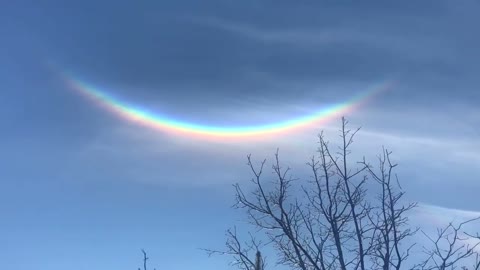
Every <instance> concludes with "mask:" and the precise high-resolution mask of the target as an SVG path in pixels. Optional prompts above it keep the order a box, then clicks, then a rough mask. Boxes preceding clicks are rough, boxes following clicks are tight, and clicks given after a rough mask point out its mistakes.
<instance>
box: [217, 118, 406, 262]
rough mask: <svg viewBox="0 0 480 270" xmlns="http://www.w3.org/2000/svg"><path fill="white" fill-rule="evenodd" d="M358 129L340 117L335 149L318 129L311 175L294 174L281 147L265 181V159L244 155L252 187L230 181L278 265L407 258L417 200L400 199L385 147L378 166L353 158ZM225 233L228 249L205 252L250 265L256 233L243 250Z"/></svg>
mask: <svg viewBox="0 0 480 270" xmlns="http://www.w3.org/2000/svg"><path fill="white" fill-rule="evenodd" d="M358 131H359V129H356V130H353V131H352V130H350V129H348V122H347V121H346V120H345V119H344V118H342V126H341V129H340V139H341V141H340V144H339V146H338V148H337V150H334V148H332V147H331V146H330V144H329V142H328V141H327V140H326V139H325V136H324V134H323V133H321V134H320V135H319V137H318V138H319V147H318V151H317V155H316V156H314V157H312V159H311V160H310V162H308V163H307V165H308V167H309V168H310V170H311V172H312V177H311V179H309V180H301V179H296V178H294V177H292V175H291V174H290V168H288V167H284V166H283V165H282V164H281V162H280V158H279V153H278V151H277V153H275V156H274V162H273V165H272V171H273V177H272V178H270V181H268V180H265V179H264V178H265V176H264V171H265V164H266V160H263V161H262V162H260V164H259V165H258V166H255V165H254V163H253V161H252V158H251V156H250V155H249V156H248V157H247V161H248V163H247V164H248V166H249V168H250V170H251V172H252V175H253V178H252V180H251V181H252V183H253V191H251V192H248V193H245V192H244V190H243V189H242V188H241V187H240V185H239V184H236V185H234V187H235V191H236V204H235V206H236V207H237V208H240V209H244V210H245V211H246V213H247V217H248V220H249V222H250V223H251V225H252V226H253V227H254V228H255V229H256V230H255V231H256V232H257V233H260V235H262V237H263V238H265V239H266V241H265V245H263V246H262V247H264V246H269V247H272V248H274V249H275V250H276V251H277V255H278V258H277V260H276V263H277V264H279V265H284V266H288V267H289V268H291V269H302V270H330V269H341V270H347V269H355V270H357V269H361V270H365V269H384V270H387V269H400V267H401V266H402V262H403V261H404V260H405V259H406V258H407V257H408V255H409V250H410V248H411V247H409V246H407V247H404V246H403V245H402V243H403V241H404V240H405V239H406V238H407V237H409V236H411V235H413V234H414V233H415V230H412V229H410V228H409V227H408V226H407V223H408V219H407V218H406V213H407V212H408V211H409V210H411V209H412V208H413V207H415V204H406V205H404V204H402V202H401V199H402V197H403V194H404V193H403V192H402V191H401V187H400V186H399V184H398V181H397V178H396V176H394V173H393V169H394V168H395V166H396V165H394V164H392V163H391V162H390V152H388V151H387V150H384V151H383V154H382V155H381V156H380V159H379V164H380V166H379V171H378V172H376V170H375V169H374V168H373V167H372V166H371V165H369V164H368V163H367V162H366V161H365V159H364V160H363V161H361V162H355V161H353V162H352V161H350V155H351V149H350V148H351V145H352V144H353V141H354V137H355V135H356V133H357V132H358ZM392 179H393V180H394V181H393V180H392ZM368 185H375V186H379V187H380V188H379V190H380V191H381V192H380V194H377V195H378V196H377V197H378V201H377V202H371V201H369V200H367V194H368V190H367V186H368ZM368 195H369V196H368V197H370V195H371V194H368ZM227 239H228V240H227V249H226V250H225V251H209V253H210V254H213V253H217V254H228V255H233V256H234V257H235V258H236V259H235V262H236V263H235V265H237V266H239V268H240V269H245V270H247V269H248V270H250V269H255V263H254V261H253V256H252V255H249V254H248V253H249V252H250V251H253V250H256V251H258V248H259V247H260V246H259V245H258V242H257V245H255V244H252V243H255V242H256V241H254V238H253V236H251V241H249V243H250V244H248V245H246V246H247V248H242V245H240V243H241V241H240V240H239V239H238V237H237V234H236V231H235V230H234V233H232V232H231V231H228V232H227ZM251 258H252V259H251Z"/></svg>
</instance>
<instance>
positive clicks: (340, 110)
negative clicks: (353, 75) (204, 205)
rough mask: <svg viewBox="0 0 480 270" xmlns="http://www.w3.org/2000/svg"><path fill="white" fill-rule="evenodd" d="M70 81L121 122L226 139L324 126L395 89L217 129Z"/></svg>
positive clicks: (387, 84)
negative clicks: (297, 113) (291, 115)
mask: <svg viewBox="0 0 480 270" xmlns="http://www.w3.org/2000/svg"><path fill="white" fill-rule="evenodd" d="M66 78H67V83H68V84H69V85H70V86H71V87H72V88H73V89H75V90H76V91H78V92H79V93H81V94H82V95H84V96H86V97H88V98H89V99H91V100H93V101H94V102H95V103H97V104H99V105H100V106H102V107H104V108H105V109H107V110H109V111H111V112H113V113H114V114H116V115H118V116H120V117H121V118H124V119H127V120H130V121H133V122H136V123H139V124H142V125H145V126H147V127H151V128H155V129H160V130H162V131H167V132H174V133H183V134H188V135H200V136H207V137H225V138H235V137H252V136H265V135H271V134H275V133H282V132H287V131H293V130H297V129H300V128H303V127H308V126H311V125H315V124H320V123H324V122H325V121H329V120H331V119H333V118H336V117H339V116H340V115H344V114H348V113H350V112H352V111H354V110H355V109H357V108H358V107H360V106H361V105H363V104H365V103H366V102H368V101H369V100H371V99H372V98H373V97H374V96H376V95H377V94H379V93H381V92H383V91H386V90H387V89H390V88H391V87H392V85H393V83H392V82H390V81H387V82H383V83H380V84H377V85H375V86H373V87H371V88H370V89H368V90H366V91H364V92H362V93H361V94H360V95H357V96H355V97H354V98H352V99H350V100H348V101H346V102H343V103H339V104H334V105H330V106H326V107H324V108H321V109H320V110H317V111H315V112H313V113H311V114H308V115H304V116H301V117H297V118H292V119H287V120H284V121H280V122H275V123H269V124H263V125H250V126H215V125H204V124H197V123H191V122H188V121H182V120H178V119H175V118H173V117H170V116H167V115H162V114H160V113H158V112H152V111H150V110H148V109H146V108H142V107H139V106H136V105H134V104H131V103H129V102H126V101H124V100H121V99H119V98H117V97H114V96H113V95H111V94H109V93H108V92H107V91H105V90H103V89H101V88H99V87H97V86H94V85H92V84H89V83H87V82H85V81H82V80H78V79H74V77H72V76H66Z"/></svg>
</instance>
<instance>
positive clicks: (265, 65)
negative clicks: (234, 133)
mask: <svg viewBox="0 0 480 270" xmlns="http://www.w3.org/2000/svg"><path fill="white" fill-rule="evenodd" d="M479 12H480V3H479V2H478V1H470V0H465V1H464V0H461V1H398V2H395V3H393V2H388V3H387V2H386V1H362V2H359V1H341V2H338V1H301V3H300V2H299V1H297V2H294V1H283V0H276V1H272V0H265V1H264V0H255V1H250V0H245V1H231V0H222V1H220V0H219V1H210V0H208V1H141V2H135V3H134V2H132V1H118V0H117V1H110V0H106V1H91V0H84V1H52V0H45V1H22V0H20V1H9V2H6V3H2V8H1V9H0V35H1V46H0V48H1V50H0V59H1V61H0V132H1V136H0V239H1V241H0V266H1V267H2V268H4V269H11V270H23V269H48V270H60V269H71V270H80V269H137V268H138V267H140V266H141V252H140V250H141V249H142V248H144V249H146V250H147V252H148V253H149V256H150V258H151V259H150V261H149V262H150V265H151V266H152V267H153V266H155V267H157V269H198V270H207V269H209V270H210V269H230V268H228V262H229V258H224V257H213V258H209V257H208V256H207V255H206V254H205V252H203V251H202V250H201V248H222V246H223V243H224V240H225V239H224V232H225V230H226V229H228V228H230V227H232V226H233V225H237V226H239V228H242V229H246V228H247V227H246V225H245V219H244V218H245V216H244V215H243V213H241V212H238V211H235V210H234V209H232V208H231V205H232V204H233V203H234V198H233V191H234V190H233V188H232V184H233V183H237V182H238V183H240V184H241V185H244V186H245V187H247V188H248V187H249V185H248V183H249V182H248V181H249V179H250V177H251V175H250V174H249V171H248V168H247V166H246V156H247V155H248V154H252V157H253V158H254V159H255V160H257V161H260V160H262V159H263V158H269V160H271V159H272V157H273V154H274V152H275V151H276V149H277V148H279V149H280V155H281V158H282V161H283V162H284V163H285V164H287V165H289V166H291V167H292V168H294V169H293V171H292V172H293V173H294V174H296V175H299V176H301V177H307V176H306V175H307V174H306V170H307V168H306V166H305V162H306V161H308V159H309V158H310V157H311V155H313V154H314V153H315V150H316V147H317V146H316V135H317V134H318V133H319V132H320V131H321V130H325V131H326V134H327V136H328V137H329V138H331V139H332V140H333V141H335V140H336V138H337V133H336V132H337V129H338V128H339V125H340V121H339V120H340V116H342V115H344V116H346V117H347V118H348V119H349V120H350V123H351V126H352V127H360V126H361V127H362V129H361V131H360V132H359V133H358V137H357V139H356V141H355V144H356V146H355V154H354V157H359V158H360V157H362V156H366V157H367V158H368V159H370V160H375V156H376V154H378V153H379V151H381V149H382V146H385V147H387V148H388V149H390V150H392V151H393V159H394V160H395V161H396V162H397V163H399V167H398V171H397V172H398V175H399V178H400V179H401V181H402V185H403V188H404V189H405V190H406V191H407V195H406V196H407V199H408V200H410V201H417V202H419V204H420V207H419V208H418V209H417V210H415V212H414V214H413V217H412V220H413V222H417V223H421V224H422V225H424V226H427V227H428V226H430V227H431V226H437V225H438V224H440V223H442V222H443V223H444V222H447V221H449V220H451V219H455V218H469V217H472V216H476V215H477V214H478V216H480V205H479V204H478V190H480V181H479V175H480V142H479V140H478V138H479V136H480V107H479V102H480V91H478V85H480V76H478V74H479V70H480V54H479V53H478V48H479V47H480V37H479V36H478V35H477V34H476V33H477V32H478V25H480V18H479V17H478V13H479ZM72 82H82V83H85V84H89V85H91V86H92V89H94V90H97V91H101V92H102V93H106V94H108V95H111V96H112V97H115V98H117V101H121V102H123V103H122V106H124V107H126V106H130V107H131V108H133V107H134V106H135V108H137V109H139V108H142V109H144V110H148V112H150V113H152V114H156V115H160V114H161V115H163V116H164V117H165V118H167V119H170V120H172V121H173V120H175V121H183V122H188V123H191V124H197V125H202V126H203V127H212V126H217V127H223V128H239V127H244V126H258V125H266V124H276V123H280V122H282V121H286V120H289V119H298V118H299V117H300V118H301V117H304V116H308V115H311V114H312V113H314V112H317V111H319V110H323V109H324V108H331V107H332V106H335V105H338V104H347V105H349V106H347V107H348V109H346V110H343V111H340V112H339V113H338V114H325V115H322V117H319V118H318V119H317V121H313V122H309V123H308V124H307V125H303V126H301V127H287V128H285V130H283V131H282V132H277V133H272V132H269V131H271V130H269V129H264V130H262V131H261V132H260V133H259V134H257V135H253V136H246V137H241V136H240V137H233V138H224V137H222V136H208V135H207V136H203V135H199V134H197V133H194V132H193V133H192V132H179V131H178V130H176V129H175V128H173V127H171V126H161V125H156V126H155V125H152V124H151V123H150V124H148V123H145V122H148V121H142V119H140V120H139V119H136V120H132V118H128V117H127V115H125V114H122V113H120V112H119V111H118V110H117V111H115V110H114V109H112V104H111V103H110V104H108V103H106V102H103V103H102V101H101V100H99V99H95V98H92V97H91V96H90V97H89V96H88V92H86V90H85V89H79V88H75V87H73V86H72ZM384 85H388V86H389V87H384ZM378 89H379V91H377V90H378ZM372 91H376V92H375V94H371V92H372ZM359 95H360V96H361V95H366V97H365V98H362V100H361V102H350V101H352V100H353V99H354V98H355V97H357V96H359ZM349 102H350V103H349ZM350 105H352V106H350ZM353 105H355V106H353ZM357 105H358V106H357Z"/></svg>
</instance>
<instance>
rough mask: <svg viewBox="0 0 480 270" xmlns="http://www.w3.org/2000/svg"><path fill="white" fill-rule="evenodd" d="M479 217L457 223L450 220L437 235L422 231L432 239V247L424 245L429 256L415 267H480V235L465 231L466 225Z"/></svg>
mask: <svg viewBox="0 0 480 270" xmlns="http://www.w3.org/2000/svg"><path fill="white" fill-rule="evenodd" d="M478 219H479V218H474V219H470V220H467V221H464V222H461V223H459V224H457V225H455V224H453V223H452V222H450V223H449V224H448V225H447V226H446V227H444V228H438V229H437V234H436V235H435V236H431V235H428V234H427V233H425V232H423V231H422V233H423V235H424V236H425V237H426V238H427V239H428V240H429V241H430V244H431V247H428V248H426V247H424V253H425V254H426V255H427V258H426V259H425V260H424V261H422V262H421V263H420V264H418V265H416V266H415V269H419V270H447V269H459V268H460V269H462V270H468V269H476V270H477V269H480V260H479V259H480V255H479V253H478V251H477V250H476V249H477V247H478V246H479V245H480V242H479V241H478V240H479V237H478V235H477V236H473V235H470V234H468V233H466V232H465V231H463V228H464V226H465V225H467V224H469V223H472V222H474V221H476V220H478Z"/></svg>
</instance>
